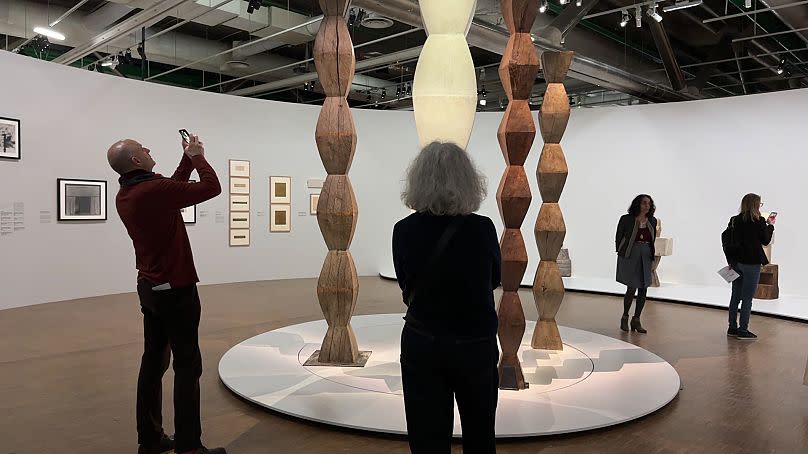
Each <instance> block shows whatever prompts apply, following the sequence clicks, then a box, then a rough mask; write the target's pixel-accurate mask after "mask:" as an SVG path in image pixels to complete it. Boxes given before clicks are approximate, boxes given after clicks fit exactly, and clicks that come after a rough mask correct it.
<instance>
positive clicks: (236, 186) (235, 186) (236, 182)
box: [230, 177, 250, 194]
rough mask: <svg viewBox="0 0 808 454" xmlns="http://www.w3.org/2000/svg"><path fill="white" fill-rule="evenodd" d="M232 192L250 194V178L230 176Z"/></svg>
mask: <svg viewBox="0 0 808 454" xmlns="http://www.w3.org/2000/svg"><path fill="white" fill-rule="evenodd" d="M230 193H231V194H249V193H250V179H249V178H239V177H230Z"/></svg>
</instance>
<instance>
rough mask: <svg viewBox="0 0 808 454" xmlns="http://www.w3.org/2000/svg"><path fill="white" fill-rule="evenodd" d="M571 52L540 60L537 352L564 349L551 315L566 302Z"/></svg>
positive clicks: (534, 343) (549, 53)
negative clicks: (563, 256) (564, 205)
mask: <svg viewBox="0 0 808 454" xmlns="http://www.w3.org/2000/svg"><path fill="white" fill-rule="evenodd" d="M572 56H573V53H572V52H556V51H545V52H544V53H542V56H541V62H542V68H543V70H544V79H545V80H546V81H547V92H546V93H545V95H544V101H543V102H542V105H541V110H540V111H539V126H540V129H541V135H542V138H543V139H544V148H543V149H542V151H541V158H539V168H538V172H537V176H538V180H539V192H540V193H541V198H542V204H541V209H540V210H539V217H538V219H537V220H536V228H535V234H536V243H537V244H538V247H539V256H540V258H541V262H540V263H539V268H538V269H537V270H536V278H535V279H534V281H533V295H534V297H535V299H536V307H537V308H538V311H539V321H538V322H537V323H536V330H535V331H534V332H533V341H532V342H531V345H532V346H533V348H535V349H543V350H563V349H564V346H563V344H562V342H561V335H560V334H559V332H558V325H557V324H556V321H555V316H556V314H557V313H558V309H559V308H560V307H561V303H562V301H563V300H564V282H563V281H562V280H561V272H560V270H559V268H558V263H557V262H556V259H557V258H558V253H559V252H560V251H561V247H562V246H563V244H564V236H566V233H567V228H566V226H565V224H564V216H563V215H562V214H561V208H560V207H559V205H558V201H559V199H560V198H561V192H562V191H563V190H564V183H566V181H567V161H566V159H565V158H564V151H563V150H562V149H561V145H560V143H561V138H562V137H563V136H564V131H565V130H566V129H567V122H568V121H569V118H570V105H569V99H568V98H567V91H566V89H565V88H564V84H563V83H562V82H563V81H564V77H565V76H566V74H567V71H568V70H569V67H570V64H571V63H572Z"/></svg>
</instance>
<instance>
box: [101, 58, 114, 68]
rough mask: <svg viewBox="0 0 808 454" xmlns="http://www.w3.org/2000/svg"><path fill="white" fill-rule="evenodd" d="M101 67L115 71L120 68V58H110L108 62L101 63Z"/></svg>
mask: <svg viewBox="0 0 808 454" xmlns="http://www.w3.org/2000/svg"><path fill="white" fill-rule="evenodd" d="M101 66H104V67H106V68H109V69H115V68H117V67H118V56H117V55H113V56H112V57H108V58H107V59H106V60H104V61H103V62H101Z"/></svg>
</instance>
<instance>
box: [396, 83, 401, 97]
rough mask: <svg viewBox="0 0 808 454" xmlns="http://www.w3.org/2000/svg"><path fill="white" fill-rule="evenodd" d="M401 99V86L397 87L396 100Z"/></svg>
mask: <svg viewBox="0 0 808 454" xmlns="http://www.w3.org/2000/svg"><path fill="white" fill-rule="evenodd" d="M398 98H401V85H396V99H398Z"/></svg>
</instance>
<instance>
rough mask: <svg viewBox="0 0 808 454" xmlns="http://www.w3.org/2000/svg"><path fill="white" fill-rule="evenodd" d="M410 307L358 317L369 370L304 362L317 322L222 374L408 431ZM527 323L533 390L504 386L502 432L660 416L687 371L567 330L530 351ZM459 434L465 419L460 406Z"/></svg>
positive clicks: (254, 347)
mask: <svg viewBox="0 0 808 454" xmlns="http://www.w3.org/2000/svg"><path fill="white" fill-rule="evenodd" d="M402 316H403V314H383V315H364V316H357V317H354V318H353V319H352V321H351V325H352V326H353V328H354V331H355V332H356V338H357V340H358V342H359V348H360V349H361V350H371V351H372V352H373V353H372V354H371V356H370V359H369V360H368V363H367V365H366V366H365V367H364V368H350V367H305V366H303V363H304V362H305V361H306V360H307V359H308V358H309V356H310V355H311V354H312V353H313V352H314V351H315V350H317V349H319V348H320V342H322V339H323V336H324V335H325V331H326V327H327V325H326V322H325V321H324V320H318V321H314V322H308V323H302V324H299V325H292V326H287V327H285V328H280V329H277V330H274V331H269V332H267V333H264V334H260V335H258V336H255V337H253V338H251V339H247V340H246V341H244V342H242V343H240V344H238V345H236V346H235V347H233V348H232V349H230V350H229V351H228V352H227V353H225V355H224V356H223V357H222V360H221V362H220V363H219V376H220V377H221V379H222V382H224V384H225V385H226V386H227V387H228V388H229V389H230V390H232V391H233V392H234V393H236V394H238V395H239V396H241V397H243V398H245V399H247V400H249V401H251V402H253V403H256V404H258V405H261V406H263V407H266V408H269V409H272V410H275V411H278V412H281V413H285V414H288V415H292V416H296V417H300V418H303V419H307V420H311V421H317V422H321V423H326V424H332V425H335V426H340V427H348V428H352V429H361V430H368V431H373V432H385V433H393V434H406V432H407V427H406V422H405V418H404V399H403V393H402V384H401V369H400V365H399V362H398V360H399V343H400V335H401V329H402V328H403V326H404V320H403V319H402ZM534 325H535V322H532V321H528V322H527V329H526V330H525V338H524V339H523V342H522V347H521V349H520V353H519V356H520V358H521V361H522V367H523V370H524V374H525V379H526V380H527V381H528V382H529V383H530V388H529V389H527V390H523V391H500V392H499V405H498V407H497V426H496V433H497V437H499V438H508V437H531V436H541V435H552V434H560V433H570V432H578V431H583V430H591V429H597V428H601V427H607V426H611V425H615V424H620V423H623V422H626V421H631V420H632V419H637V418H640V417H642V416H645V415H647V414H649V413H652V412H654V411H656V410H658V409H660V408H662V407H664V406H665V405H666V404H667V403H668V402H670V401H671V400H673V398H674V397H676V394H677V393H678V392H679V387H680V382H679V374H677V373H676V371H675V370H674V369H673V367H672V366H671V365H670V364H668V363H667V362H665V361H664V360H663V359H662V358H660V357H658V356H657V355H654V354H653V353H651V352H649V351H647V350H643V349H641V348H639V347H637V346H635V345H632V344H629V343H626V342H623V341H620V340H617V339H613V338H611V337H606V336H602V335H600V334H595V333H591V332H587V331H581V330H578V329H573V328H566V327H559V329H560V331H561V336H562V338H563V340H564V350H563V351H561V352H552V351H544V350H532V349H531V348H530V337H531V336H532V333H533V327H534ZM454 434H455V436H460V434H461V429H460V418H459V417H458V416H457V413H456V409H455V427H454Z"/></svg>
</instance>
